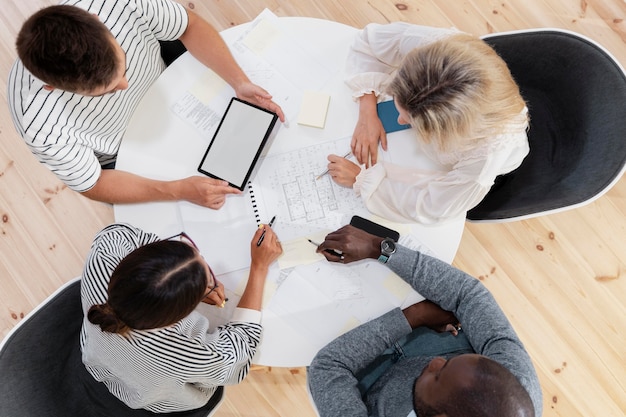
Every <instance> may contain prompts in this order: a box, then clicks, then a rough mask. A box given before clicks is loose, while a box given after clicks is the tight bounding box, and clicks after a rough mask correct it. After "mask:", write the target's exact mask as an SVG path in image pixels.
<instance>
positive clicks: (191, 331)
mask: <svg viewBox="0 0 626 417" xmlns="http://www.w3.org/2000/svg"><path fill="white" fill-rule="evenodd" d="M158 239H159V238H158V236H156V235H154V234H150V233H146V232H144V231H142V230H140V229H137V228H134V227H132V226H130V225H126V224H113V225H110V226H108V227H106V228H105V229H103V230H102V231H101V232H100V233H99V234H98V235H96V238H95V239H94V242H93V243H92V246H91V251H90V253H89V256H88V259H87V263H86V265H85V269H84V271H83V275H82V281H81V299H82V307H83V312H85V314H86V312H87V311H88V309H89V308H90V307H91V306H92V305H94V304H102V303H104V302H105V301H106V298H107V287H108V283H109V279H110V276H111V273H112V272H113V270H114V269H115V267H116V266H117V265H118V264H119V262H120V261H121V260H122V259H123V258H124V257H125V256H126V255H128V254H129V253H130V252H132V251H133V250H134V249H136V248H138V247H140V246H142V245H145V244H147V243H150V242H154V241H156V240H158ZM260 319H261V313H260V312H259V311H256V310H248V309H243V308H236V309H235V312H234V315H233V318H232V319H231V321H230V322H229V323H227V324H225V325H223V326H219V327H218V328H217V329H216V330H215V331H214V332H213V333H208V329H209V322H208V320H207V318H206V317H205V316H203V315H201V314H199V313H198V312H196V311H194V312H192V313H191V314H190V315H189V316H187V317H185V318H184V319H182V320H180V321H179V322H177V323H174V324H172V325H170V326H167V327H163V328H159V329H153V330H131V331H130V333H129V334H127V335H126V336H121V335H119V334H115V333H108V332H104V331H102V330H101V329H100V327H99V326H97V325H94V324H92V323H91V322H89V321H88V320H87V318H85V319H84V321H83V327H82V331H81V337H80V344H81V349H82V355H83V363H84V364H85V366H86V367H87V370H88V371H89V373H90V374H91V375H93V377H94V378H95V379H96V380H98V381H101V382H103V383H104V384H105V385H106V386H107V388H108V389H109V391H111V393H113V394H114V395H115V396H116V397H117V398H119V399H120V400H121V401H123V402H124V403H125V404H127V405H128V406H129V407H131V408H144V409H147V410H150V411H153V412H156V413H165V412H173V411H183V410H191V409H195V408H199V407H202V406H203V405H205V404H206V403H207V401H208V400H209V399H210V398H211V396H212V395H213V393H214V392H215V390H216V389H217V387H218V386H220V385H233V384H237V383H239V382H241V381H242V380H243V378H244V377H245V376H246V375H247V373H248V371H249V368H250V363H251V360H252V357H253V356H254V353H255V352H256V348H257V346H258V344H259V342H260V339H261V330H262V328H261V325H260Z"/></svg>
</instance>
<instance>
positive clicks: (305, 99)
mask: <svg viewBox="0 0 626 417" xmlns="http://www.w3.org/2000/svg"><path fill="white" fill-rule="evenodd" d="M329 103H330V94H326V93H322V92H320V91H305V92H304V95H303V96H302V105H301V106H300V114H299V115H298V124H300V125H305V126H312V127H319V128H320V129H322V128H323V127H324V124H325V123H326V114H327V113H328V104H329Z"/></svg>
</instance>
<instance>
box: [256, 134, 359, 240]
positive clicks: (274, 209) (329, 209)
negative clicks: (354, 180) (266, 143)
mask: <svg viewBox="0 0 626 417" xmlns="http://www.w3.org/2000/svg"><path fill="white" fill-rule="evenodd" d="M349 149H350V138H343V139H338V140H335V141H330V142H324V143H320V144H317V145H312V146H308V147H305V148H301V149H296V150H293V151H290V152H286V153H282V154H276V155H269V156H266V157H264V158H263V159H262V160H261V161H260V162H259V165H260V166H259V168H258V171H257V173H256V174H255V176H254V178H253V180H252V184H251V187H252V189H253V190H254V194H255V197H256V200H257V203H258V206H259V215H260V219H261V221H262V222H267V221H268V220H269V219H270V218H271V217H272V216H274V215H276V223H275V224H274V227H273V228H274V230H275V231H276V233H277V234H278V236H279V238H280V239H281V240H283V241H289V240H292V239H296V238H301V237H305V236H307V235H312V234H315V233H318V232H320V231H332V230H335V229H337V228H339V227H341V226H343V225H345V224H348V223H349V222H350V218H351V217H352V216H353V215H355V214H358V215H362V216H366V215H367V214H368V212H367V209H366V208H365V205H364V204H363V202H362V200H361V198H360V197H357V196H356V195H355V193H354V190H352V188H346V187H342V186H340V185H337V184H335V182H334V181H333V180H332V179H331V178H330V176H329V175H323V176H322V177H321V178H319V179H317V177H318V176H319V174H321V173H322V172H324V171H325V170H326V167H327V165H328V160H327V157H328V155H329V154H336V155H345V153H346V150H349Z"/></svg>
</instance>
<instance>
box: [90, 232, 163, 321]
mask: <svg viewBox="0 0 626 417" xmlns="http://www.w3.org/2000/svg"><path fill="white" fill-rule="evenodd" d="M158 239H159V237H158V236H157V235H155V234H152V233H146V232H144V231H143V230H141V229H138V228H136V227H133V226H130V225H127V224H121V223H116V224H112V225H110V226H107V227H105V228H104V229H102V230H101V231H100V232H99V233H98V234H97V235H96V237H95V238H94V241H93V243H92V244H91V250H90V251H89V254H88V255H87V261H86V262H85V267H84V269H83V274H82V281H81V293H82V301H83V311H84V312H87V310H89V308H90V307H91V306H92V305H95V304H102V303H104V302H105V301H106V299H107V288H108V286H109V279H110V278H111V274H112V273H113V270H115V268H116V267H117V265H118V264H119V263H120V261H121V260H122V259H124V258H125V257H126V255H128V254H129V253H131V252H132V251H134V250H135V249H137V248H138V247H140V246H143V245H146V244H148V243H150V242H154V241H156V240H158Z"/></svg>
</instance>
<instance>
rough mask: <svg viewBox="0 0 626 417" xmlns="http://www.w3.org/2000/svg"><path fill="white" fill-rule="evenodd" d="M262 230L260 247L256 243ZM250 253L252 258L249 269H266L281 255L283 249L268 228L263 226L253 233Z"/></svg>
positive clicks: (274, 234)
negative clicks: (262, 236) (263, 235)
mask: <svg viewBox="0 0 626 417" xmlns="http://www.w3.org/2000/svg"><path fill="white" fill-rule="evenodd" d="M264 230H265V237H264V238H263V242H262V243H261V245H260V246H257V242H258V241H259V238H260V237H261V235H262V234H263V231H264ZM250 253H251V257H252V263H251V266H250V269H267V268H268V267H269V266H270V264H271V263H272V262H274V261H275V260H276V259H277V258H278V257H279V256H280V255H281V254H282V253H283V247H282V245H281V244H280V241H279V240H278V237H277V236H276V233H274V231H273V230H272V228H271V227H270V226H268V225H266V224H265V225H263V226H262V227H259V228H258V229H257V231H256V232H255V233H254V237H253V238H252V241H251V242H250Z"/></svg>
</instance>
